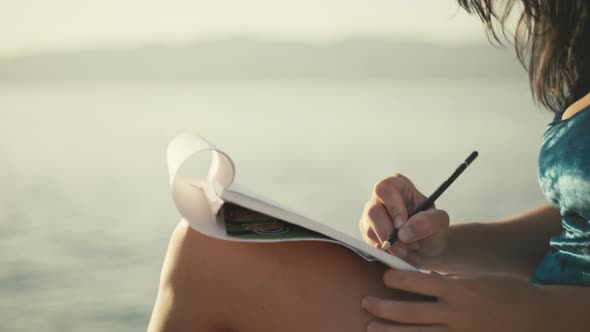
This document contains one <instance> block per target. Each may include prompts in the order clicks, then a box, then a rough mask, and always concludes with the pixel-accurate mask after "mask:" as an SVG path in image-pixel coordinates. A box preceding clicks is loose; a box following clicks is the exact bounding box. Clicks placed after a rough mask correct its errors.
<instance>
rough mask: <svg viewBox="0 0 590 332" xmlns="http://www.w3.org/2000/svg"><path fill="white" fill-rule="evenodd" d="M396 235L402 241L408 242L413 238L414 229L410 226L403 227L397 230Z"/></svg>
mask: <svg viewBox="0 0 590 332" xmlns="http://www.w3.org/2000/svg"><path fill="white" fill-rule="evenodd" d="M398 236H399V238H400V240H402V241H404V242H410V241H412V240H413V238H414V231H413V230H412V228H411V227H407V226H406V227H403V228H402V229H400V230H399V233H398Z"/></svg>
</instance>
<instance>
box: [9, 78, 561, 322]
mask: <svg viewBox="0 0 590 332" xmlns="http://www.w3.org/2000/svg"><path fill="white" fill-rule="evenodd" d="M550 119H551V115H550V114H549V113H548V112H545V111H539V110H537V109H536V108H535V106H534V105H533V103H532V102H531V100H530V96H529V90H528V86H527V83H526V82H524V81H522V82H516V81H494V82H487V81H412V82H401V81H360V82H357V81H351V82H341V81H332V82H314V81H301V82H280V81H277V82H274V81H273V82H269V81H252V82H124V83H121V82H98V83H94V82H81V83H78V82H41V83H0V128H1V130H0V160H1V163H0V184H1V186H0V266H1V269H0V330H1V331H60V332H63V331H85V332H94V331H143V330H145V329H146V326H147V322H148V319H149V316H150V313H151V309H152V305H153V303H154V300H155V296H156V291H157V284H158V278H159V271H160V266H161V263H162V260H163V257H164V254H165V251H166V246H167V240H168V237H169V236H170V233H171V231H172V229H173V228H174V227H175V225H176V223H177V222H178V220H179V215H178V213H177V212H176V210H175V208H174V206H173V203H172V201H171V198H170V196H169V193H168V184H167V170H166V164H165V148H166V145H167V143H168V142H169V140H170V139H171V138H172V137H173V136H174V135H175V134H177V133H180V132H191V133H200V134H202V135H204V136H206V137H207V138H208V139H209V140H210V141H211V142H212V143H214V144H216V145H217V146H218V147H220V148H222V149H224V150H225V151H226V152H228V153H229V154H230V156H232V158H233V159H234V161H235V163H236V165H237V179H238V181H239V182H240V183H242V184H244V185H246V186H249V187H251V188H252V189H254V190H255V191H258V192H260V193H262V194H266V195H267V196H271V197H273V198H274V199H275V200H278V201H280V202H284V203H285V205H287V206H290V207H292V208H294V209H295V210H299V211H302V212H303V213H304V214H307V215H309V216H311V217H315V218H317V219H318V220H320V221H323V222H325V223H328V224H331V225H334V226H335V227H338V228H339V229H341V230H343V231H345V232H347V233H350V234H353V235H355V236H358V231H357V223H358V218H359V216H360V213H361V212H362V209H363V205H364V203H365V202H366V201H367V200H368V199H369V197H370V194H371V189H372V186H373V184H374V183H375V182H376V181H377V180H379V179H380V178H382V177H385V176H387V175H389V174H392V173H394V172H401V173H403V174H405V175H407V176H408V177H410V178H411V179H413V180H414V182H415V183H416V184H417V186H418V187H419V188H420V189H421V190H422V191H423V192H424V193H425V194H429V193H431V192H432V191H433V190H434V189H435V188H436V187H437V186H438V185H439V184H440V183H441V182H442V181H443V180H444V179H446V178H447V177H448V176H449V175H450V173H451V172H452V171H453V170H454V169H455V167H456V166H457V165H458V164H459V163H460V162H461V161H462V160H463V159H464V158H465V157H466V156H467V155H468V154H469V153H470V152H471V151H472V150H474V149H477V150H479V152H480V157H479V158H478V160H477V161H476V162H475V163H474V165H473V166H472V167H471V168H470V169H469V170H468V171H467V172H466V173H465V174H464V175H463V176H462V177H461V178H460V179H459V180H458V181H457V183H456V184H455V185H453V187H452V188H450V189H449V191H448V192H447V193H445V195H443V197H442V198H441V199H440V200H439V202H438V203H437V205H438V206H439V207H441V208H444V209H446V210H447V211H448V212H449V213H450V215H451V219H452V222H464V221H487V220H494V219H497V218H501V217H503V216H507V215H510V214H514V213H517V212H519V211H521V210H523V209H526V208H529V207H532V206H535V205H537V204H540V203H543V202H544V199H543V196H542V195H541V193H540V191H539V189H538V185H537V180H536V172H537V171H536V160H537V153H538V148H539V143H540V138H541V135H542V133H543V131H544V129H545V125H546V124H547V123H548V122H549V121H550Z"/></svg>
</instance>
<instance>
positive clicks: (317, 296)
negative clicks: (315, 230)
mask: <svg viewBox="0 0 590 332" xmlns="http://www.w3.org/2000/svg"><path fill="white" fill-rule="evenodd" d="M385 269H386V268H385V267H384V266H383V265H381V264H378V263H369V262H366V261H364V260H363V259H362V258H360V257H359V256H357V255H356V254H354V253H352V252H351V251H349V250H348V249H346V248H344V247H341V246H339V245H335V244H331V243H322V242H289V243H265V244H259V243H235V242H228V241H220V240H217V239H212V238H209V237H207V236H204V235H202V234H200V233H198V232H196V231H194V230H192V229H191V228H190V227H188V226H187V224H186V223H183V222H181V223H180V224H179V226H178V227H177V228H176V230H175V231H174V233H173V235H172V238H171V241H170V246H169V249H168V253H167V257H166V262H165V264H164V267H163V269H162V276H161V286H160V295H159V296H158V301H159V302H161V303H162V305H161V308H166V309H165V310H164V309H162V310H160V311H159V314H158V315H156V311H157V310H156V309H158V308H157V307H158V304H157V305H156V309H154V316H156V318H153V319H152V320H157V319H158V318H157V317H164V318H161V319H159V320H160V321H165V322H166V324H167V325H166V324H162V323H160V324H159V325H160V326H175V328H171V329H170V330H175V331H182V330H187V329H188V330H192V329H195V330H201V331H223V330H240V331H273V330H279V329H280V330H283V331H298V330H318V331H321V330H338V331H361V330H364V328H365V326H366V323H367V322H368V321H369V320H370V319H371V317H370V316H369V315H368V314H367V313H366V312H364V311H363V310H362V309H361V307H360V301H361V298H362V297H363V296H365V295H376V296H390V297H393V296H395V292H393V291H391V290H389V289H387V288H385V286H384V285H383V282H382V274H383V272H384V271H385ZM163 294H164V295H163ZM160 298H162V299H160ZM154 325H158V324H154ZM187 327H192V328H187ZM156 330H157V329H155V330H154V331H156ZM160 330H166V329H164V328H162V329H160Z"/></svg>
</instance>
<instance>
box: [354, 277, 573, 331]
mask: <svg viewBox="0 0 590 332" xmlns="http://www.w3.org/2000/svg"><path fill="white" fill-rule="evenodd" d="M384 281H385V285H387V287H390V288H395V289H400V290H404V291H409V292H413V293H419V294H424V295H431V296H434V297H437V298H438V301H436V302H405V301H394V300H385V299H379V298H374V297H366V298H364V299H363V302H362V306H363V308H365V310H367V311H368V312H370V313H371V314H373V315H375V316H376V317H378V318H381V319H383V320H385V321H374V322H371V323H369V326H368V327H367V331H370V332H408V331H416V332H418V331H420V332H472V331H478V332H488V331H489V332H492V331H493V332H496V331H518V332H528V331H535V332H538V331H557V329H554V328H555V326H552V325H554V324H552V323H551V321H552V319H553V320H556V317H555V315H556V314H557V313H556V310H555V309H556V308H553V304H554V301H553V299H552V297H550V296H549V295H548V294H549V293H548V292H546V291H545V290H544V289H543V288H542V287H539V286H535V285H533V284H531V283H529V282H528V281H526V280H523V279H516V278H509V277H497V276H485V277H448V276H441V275H433V274H430V275H428V274H424V273H421V272H413V271H394V270H389V271H387V272H386V273H385V275H384ZM562 328H563V326H562Z"/></svg>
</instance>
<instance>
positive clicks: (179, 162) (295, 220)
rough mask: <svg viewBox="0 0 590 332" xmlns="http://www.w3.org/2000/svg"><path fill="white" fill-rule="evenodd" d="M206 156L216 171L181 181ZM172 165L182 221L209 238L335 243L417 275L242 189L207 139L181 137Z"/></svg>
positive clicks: (171, 153)
mask: <svg viewBox="0 0 590 332" xmlns="http://www.w3.org/2000/svg"><path fill="white" fill-rule="evenodd" d="M207 153H208V154H211V158H210V160H211V165H210V167H209V172H208V174H207V176H206V178H192V177H187V176H180V175H179V170H180V169H181V167H182V166H183V164H185V162H186V161H187V160H189V159H190V158H192V157H195V158H198V157H199V156H203V155H204V154H207ZM167 160H168V173H169V180H170V186H171V192H172V197H173V200H174V203H175V205H176V207H177V209H178V211H179V212H180V214H181V216H182V218H183V219H184V220H185V221H186V222H188V224H189V225H190V226H191V227H192V228H193V229H195V230H196V231H198V232H200V233H202V234H204V235H207V236H210V237H214V238H217V239H221V240H225V241H243V242H281V241H325V242H333V243H337V244H339V245H342V246H344V247H346V248H348V249H350V250H352V251H353V252H355V253H356V254H358V255H359V256H361V257H362V258H364V259H366V260H368V261H379V262H382V263H384V264H385V265H387V266H389V267H391V268H394V269H399V270H416V269H415V268H414V267H413V266H411V265H410V264H408V263H407V262H405V261H403V260H402V259H400V258H398V257H396V256H393V255H391V254H389V253H387V252H384V251H382V250H379V249H377V248H374V247H372V246H370V245H368V244H366V243H365V242H363V241H361V240H359V239H356V238H354V237H352V236H350V235H348V234H346V233H343V232H341V231H339V230H337V229H335V228H333V227H331V226H328V225H326V224H324V223H321V222H319V221H315V220H312V219H310V218H308V217H305V216H304V215H303V214H301V213H298V212H295V211H292V210H291V209H289V208H287V207H285V206H282V205H281V204H280V203H278V202H274V201H273V200H272V199H269V198H266V197H263V196H261V195H260V194H257V193H254V192H253V191H251V190H248V189H246V188H244V187H242V186H240V185H239V184H237V183H236V182H235V174H236V167H235V165H234V163H233V161H232V159H231V158H230V157H229V156H228V155H227V154H225V153H224V152H223V151H221V150H219V149H217V148H216V147H215V146H213V145H212V144H211V143H209V142H208V141H207V140H206V139H205V138H203V137H199V136H193V135H190V134H181V135H178V136H176V137H175V138H174V139H172V141H171V142H170V144H169V145H168V150H167Z"/></svg>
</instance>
